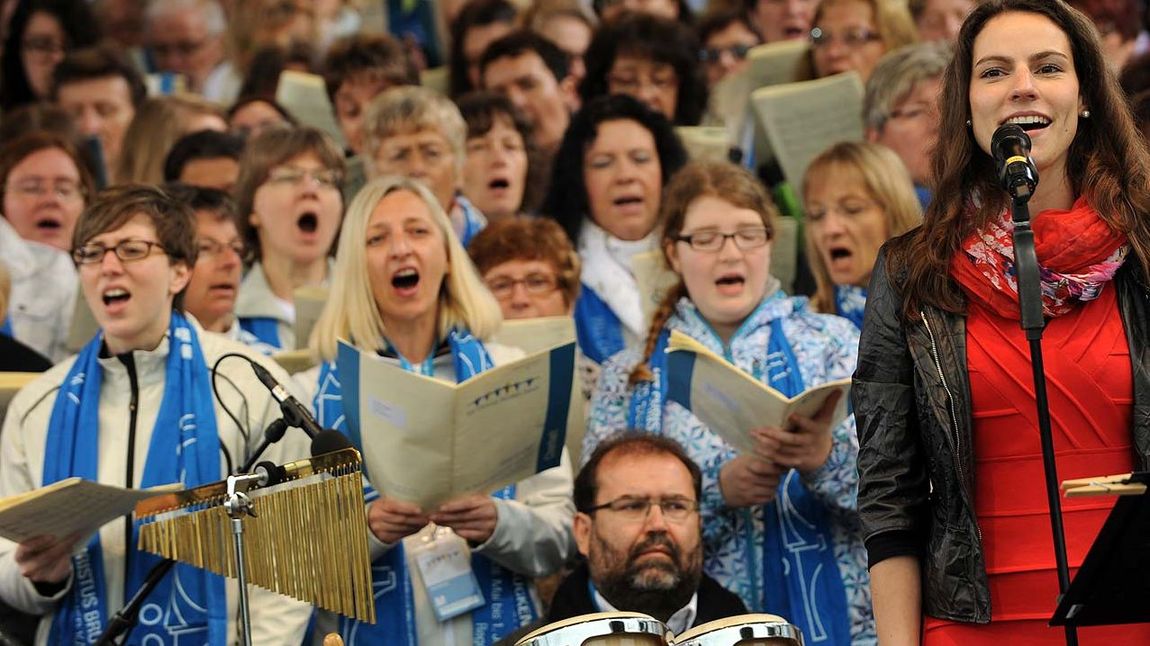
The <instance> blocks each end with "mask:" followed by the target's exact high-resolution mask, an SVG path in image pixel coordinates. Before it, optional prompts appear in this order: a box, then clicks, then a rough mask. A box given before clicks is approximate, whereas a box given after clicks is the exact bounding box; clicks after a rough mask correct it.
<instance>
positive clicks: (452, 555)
mask: <svg viewBox="0 0 1150 646" xmlns="http://www.w3.org/2000/svg"><path fill="white" fill-rule="evenodd" d="M414 556H415V563H416V566H417V567H418V568H419V574H420V576H422V577H423V585H424V587H426V588H427V596H428V599H429V600H430V601H431V606H432V608H434V609H435V618H436V619H437V620H439V621H447V620H448V619H452V618H454V617H458V616H459V615H462V614H464V613H467V612H471V611H472V610H474V609H476V608H478V607H480V606H482V605H483V604H484V599H483V593H482V592H481V591H480V590H479V581H478V580H477V579H476V578H475V572H474V571H472V569H471V554H470V551H469V550H468V549H467V544H466V542H465V541H464V540H463V539H462V538H460V537H458V536H456V535H455V534H454V533H453V532H451V530H448V529H444V528H437V529H436V530H435V533H434V535H433V536H432V538H431V539H430V540H429V541H427V542H426V543H425V544H424V545H422V546H420V547H419V548H417V549H416V551H415V552H414Z"/></svg>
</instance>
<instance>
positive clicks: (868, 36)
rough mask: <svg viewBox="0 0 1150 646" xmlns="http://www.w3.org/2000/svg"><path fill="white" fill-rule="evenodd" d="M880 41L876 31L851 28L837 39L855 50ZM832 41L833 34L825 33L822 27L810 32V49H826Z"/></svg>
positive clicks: (864, 28)
mask: <svg viewBox="0 0 1150 646" xmlns="http://www.w3.org/2000/svg"><path fill="white" fill-rule="evenodd" d="M881 39H882V37H881V36H880V35H879V33H878V32H877V31H871V30H870V29H867V28H866V27H852V28H850V29H847V30H846V31H844V32H843V33H842V34H841V35H840V36H839V37H838V40H839V42H841V43H842V44H843V45H846V46H847V47H849V48H851V49H856V48H858V47H862V46H863V45H865V44H867V43H871V42H874V41H876V40H881ZM833 40H835V34H834V32H830V31H827V30H825V29H823V28H822V27H815V28H814V29H812V30H811V47H814V48H816V49H817V48H819V47H826V46H827V45H830V44H831V41H833Z"/></svg>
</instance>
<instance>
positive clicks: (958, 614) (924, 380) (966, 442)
mask: <svg viewBox="0 0 1150 646" xmlns="http://www.w3.org/2000/svg"><path fill="white" fill-rule="evenodd" d="M1106 289H1116V290H1117V292H1118V309H1119V313H1120V316H1121V317H1122V323H1123V325H1124V326H1125V329H1126V339H1127V341H1128V343H1129V345H1130V361H1131V364H1132V366H1133V378H1134V410H1133V425H1134V428H1133V434H1134V442H1133V444H1134V450H1135V455H1134V463H1135V465H1136V466H1137V467H1138V468H1139V469H1147V468H1150V291H1148V289H1147V285H1146V283H1145V282H1144V280H1143V277H1142V269H1141V265H1140V264H1139V263H1138V260H1137V258H1135V257H1134V256H1133V255H1131V256H1130V257H1128V259H1127V261H1126V263H1125V265H1124V266H1123V267H1122V268H1121V269H1120V270H1119V271H1118V274H1117V275H1116V276H1115V278H1114V281H1113V283H1112V285H1108V286H1107V287H1106ZM902 305H903V302H902V297H901V295H900V294H899V292H898V290H897V286H896V285H894V284H892V281H891V280H890V278H889V276H888V274H887V270H886V253H885V249H884V251H883V252H882V253H880V254H879V257H878V260H877V262H876V263H875V268H874V273H873V275H872V278H871V284H870V289H869V292H868V296H867V307H866V318H865V320H864V323H863V331H862V339H861V341H860V343H859V359H858V368H857V370H856V371H855V375H854V387H853V389H852V393H851V396H852V399H853V403H854V413H855V422H856V424H857V428H858V436H859V444H860V447H859V456H858V468H859V513H860V515H861V516H862V523H863V532H864V538H865V541H866V547H867V553H868V557H869V560H870V565H871V566H872V567H873V566H874V565H875V564H876V563H878V562H880V561H882V560H884V559H887V558H891V557H895V556H914V557H917V558H918V559H919V562H920V564H921V570H922V607H923V612H925V613H926V614H928V615H931V616H933V617H939V618H942V619H949V620H954V621H963V622H974V623H987V622H989V621H990V618H991V617H990V591H989V586H988V582H987V575H986V562H985V558H984V555H983V551H982V540H981V538H982V537H981V533H980V531H979V528H978V523H977V521H976V519H975V514H974V493H973V492H974V474H973V469H974V459H973V458H974V456H973V453H972V450H971V447H972V442H973V435H972V421H971V401H970V381H969V378H968V375H967V369H966V368H967V361H966V318H965V316H962V315H958V314H952V313H950V312H946V311H943V310H940V309H938V308H934V307H930V306H925V307H923V309H922V311H921V312H920V313H919V317H918V319H917V320H915V321H910V322H908V321H907V320H906V319H905V318H904V317H903V314H902ZM1025 378H1027V379H1029V378H1030V376H1029V375H1025Z"/></svg>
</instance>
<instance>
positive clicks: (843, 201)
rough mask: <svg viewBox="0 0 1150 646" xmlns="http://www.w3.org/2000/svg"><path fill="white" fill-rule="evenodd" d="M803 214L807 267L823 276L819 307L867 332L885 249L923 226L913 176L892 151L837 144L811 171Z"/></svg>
mask: <svg viewBox="0 0 1150 646" xmlns="http://www.w3.org/2000/svg"><path fill="white" fill-rule="evenodd" d="M803 211H804V212H805V213H806V216H807V219H806V226H805V227H803V235H804V236H806V245H807V246H806V249H807V262H808V263H809V264H810V267H811V274H813V275H814V277H815V293H814V295H813V296H812V297H811V307H812V308H813V309H814V310H815V311H816V312H826V313H827V314H838V315H839V316H842V317H844V318H847V319H849V320H850V322H851V323H854V324H855V327H857V328H859V329H860V330H861V329H862V321H863V309H864V308H865V307H866V288H867V284H868V283H869V282H870V274H871V270H872V269H873V268H874V263H875V258H877V257H878V250H879V247H881V246H882V244H883V243H884V242H886V241H887V240H888V239H890V238H892V237H894V236H897V235H901V234H903V233H906V232H907V231H909V230H911V229H913V228H914V227H916V226H918V225H919V224H920V223H921V222H922V208H921V207H920V206H919V204H918V198H917V196H916V195H915V193H914V185H913V184H912V183H911V179H910V174H909V173H908V172H907V170H906V166H904V165H903V163H902V162H901V161H899V158H898V155H896V154H894V152H892V151H891V150H889V149H888V148H885V147H883V146H880V145H878V144H868V143H861V142H854V141H844V142H842V143H839V144H835V145H834V146H831V147H830V148H828V149H827V150H825V151H824V152H823V153H822V154H820V155H819V156H818V157H816V158H815V159H814V161H812V162H811V165H810V166H807V172H806V174H805V176H804V177H803Z"/></svg>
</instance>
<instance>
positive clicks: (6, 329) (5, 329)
mask: <svg viewBox="0 0 1150 646" xmlns="http://www.w3.org/2000/svg"><path fill="white" fill-rule="evenodd" d="M0 334H3V335H5V336H11V337H14V336H16V334H15V333H14V332H12V317H11V316H5V317H4V322H3V323H0Z"/></svg>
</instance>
